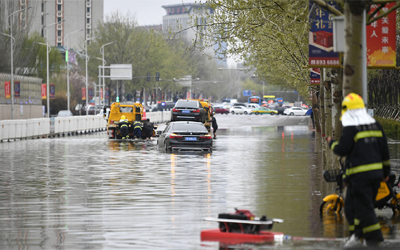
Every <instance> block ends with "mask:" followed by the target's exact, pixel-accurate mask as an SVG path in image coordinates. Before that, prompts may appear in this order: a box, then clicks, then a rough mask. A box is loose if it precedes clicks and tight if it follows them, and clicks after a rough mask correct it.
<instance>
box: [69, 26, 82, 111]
mask: <svg viewBox="0 0 400 250" xmlns="http://www.w3.org/2000/svg"><path fill="white" fill-rule="evenodd" d="M83 30H84V29H80V30H75V31H72V32H70V33H68V34H67V35H66V36H65V37H64V39H66V41H67V42H66V47H67V51H68V49H69V47H68V36H69V35H71V34H73V33H77V32H81V31H83ZM67 96H68V110H70V99H71V94H70V93H69V58H67Z"/></svg>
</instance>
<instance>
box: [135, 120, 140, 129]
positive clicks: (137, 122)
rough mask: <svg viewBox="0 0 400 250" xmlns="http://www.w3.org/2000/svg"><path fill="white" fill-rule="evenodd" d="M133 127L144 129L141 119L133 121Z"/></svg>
mask: <svg viewBox="0 0 400 250" xmlns="http://www.w3.org/2000/svg"><path fill="white" fill-rule="evenodd" d="M133 128H134V129H137V128H140V129H142V123H141V122H139V121H135V122H134V123H133Z"/></svg>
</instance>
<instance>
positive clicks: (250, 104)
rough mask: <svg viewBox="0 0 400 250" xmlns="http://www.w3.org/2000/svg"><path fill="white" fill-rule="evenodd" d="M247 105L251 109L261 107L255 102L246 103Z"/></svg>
mask: <svg viewBox="0 0 400 250" xmlns="http://www.w3.org/2000/svg"><path fill="white" fill-rule="evenodd" d="M246 107H248V108H249V109H251V110H253V109H256V108H259V107H260V105H258V104H255V103H246Z"/></svg>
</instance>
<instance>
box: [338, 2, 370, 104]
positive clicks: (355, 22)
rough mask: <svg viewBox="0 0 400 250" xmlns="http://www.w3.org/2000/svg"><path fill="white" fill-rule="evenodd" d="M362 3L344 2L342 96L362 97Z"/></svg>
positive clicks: (363, 3)
mask: <svg viewBox="0 0 400 250" xmlns="http://www.w3.org/2000/svg"><path fill="white" fill-rule="evenodd" d="M365 5H366V3H365V2H364V1H349V0H347V1H346V2H345V12H344V13H345V15H344V16H345V44H346V47H345V53H344V77H343V95H344V96H346V95H348V94H349V93H351V92H354V93H357V94H359V95H361V96H362V94H363V93H362V67H363V66H365V65H362V57H361V51H362V37H361V32H362V28H363V26H364V25H365V23H363V22H362V21H363V11H364V6H365Z"/></svg>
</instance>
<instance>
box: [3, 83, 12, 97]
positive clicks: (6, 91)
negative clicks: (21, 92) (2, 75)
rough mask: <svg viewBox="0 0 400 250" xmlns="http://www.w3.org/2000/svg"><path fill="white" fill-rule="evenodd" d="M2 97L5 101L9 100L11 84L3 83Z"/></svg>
mask: <svg viewBox="0 0 400 250" xmlns="http://www.w3.org/2000/svg"><path fill="white" fill-rule="evenodd" d="M4 96H5V98H6V99H10V98H11V82H4Z"/></svg>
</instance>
